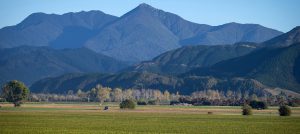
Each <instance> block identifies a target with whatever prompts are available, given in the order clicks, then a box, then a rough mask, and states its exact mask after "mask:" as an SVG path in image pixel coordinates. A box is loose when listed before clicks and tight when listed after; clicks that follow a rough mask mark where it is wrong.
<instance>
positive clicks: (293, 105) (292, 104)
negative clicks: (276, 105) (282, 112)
mask: <svg viewBox="0 0 300 134" xmlns="http://www.w3.org/2000/svg"><path fill="white" fill-rule="evenodd" d="M289 106H291V107H299V105H298V104H297V103H296V102H289Z"/></svg>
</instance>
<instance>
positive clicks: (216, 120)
mask: <svg viewBox="0 0 300 134" xmlns="http://www.w3.org/2000/svg"><path fill="white" fill-rule="evenodd" d="M0 105H1V106H2V108H0V133H1V134H2V133H4V134H5V133H14V134H18V133H118V134H119V133H189V134H190V133H223V134H224V133H237V134H238V133H251V134H252V133H258V134H261V133H270V134H274V133H275V134H276V133H279V134H282V133H300V127H299V126H300V108H292V116H290V117H280V116H278V112H277V107H270V108H269V109H268V110H254V111H253V113H254V115H252V116H242V115H241V108H240V107H228V106H225V107H221V106H137V107H136V109H135V110H120V109H119V107H118V105H117V104H106V105H108V106H109V110H106V111H104V110H102V109H103V106H99V105H97V104H96V103H71V104H54V103H46V104H24V105H22V107H20V108H14V107H12V105H11V104H0ZM208 112H212V114H207V113H208Z"/></svg>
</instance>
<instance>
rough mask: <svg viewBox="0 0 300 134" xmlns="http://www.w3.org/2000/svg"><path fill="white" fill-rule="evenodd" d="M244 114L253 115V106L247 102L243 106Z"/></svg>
mask: <svg viewBox="0 0 300 134" xmlns="http://www.w3.org/2000/svg"><path fill="white" fill-rule="evenodd" d="M242 109H243V110H242V114H243V115H252V108H251V106H249V105H248V104H245V105H244V106H243V107H242Z"/></svg>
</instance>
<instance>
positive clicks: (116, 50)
mask: <svg viewBox="0 0 300 134" xmlns="http://www.w3.org/2000/svg"><path fill="white" fill-rule="evenodd" d="M299 33H300V27H296V28H294V29H293V30H291V31H290V32H287V33H284V34H283V33H282V32H280V31H277V30H274V29H270V28H266V27H264V26H261V25H259V24H238V23H227V24H223V25H220V26H210V25H206V24H197V23H193V22H190V21H187V20H184V19H183V18H181V17H180V16H178V15H176V14H173V13H169V12H165V11H163V10H159V9H156V8H154V7H151V6H150V5H147V4H141V5H139V6H138V7H136V8H134V9H133V10H131V11H129V12H128V13H126V14H124V15H122V16H120V17H116V16H112V15H109V14H105V13H103V12H101V11H89V12H84V11H82V12H78V13H66V14H63V15H56V14H44V13H34V14H32V15H30V16H28V17H27V18H26V19H25V20H23V21H22V22H21V23H19V24H17V25H15V26H9V27H5V28H2V29H0V56H1V57H0V64H1V66H0V76H1V77H0V84H3V83H4V82H6V81H8V80H13V79H17V80H21V81H23V82H25V84H27V85H30V89H31V91H32V92H47V93H66V92H67V90H77V89H82V90H84V91H86V90H89V89H90V88H92V87H94V86H95V85H96V84H102V85H103V86H110V87H112V88H115V87H121V88H152V89H161V90H165V89H168V90H169V91H171V92H173V93H174V92H177V91H178V92H180V93H182V94H190V93H191V92H193V91H198V90H205V89H214V90H219V91H227V90H235V91H241V92H246V91H249V92H250V93H255V94H257V95H264V94H266V93H267V94H277V93H280V92H285V93H288V94H293V95H295V94H297V95H299V94H298V93H300V91H299V89H300V86H299V85H300V84H299V83H300V77H299V76H300V75H299V74H300V73H299V72H300V71H299V68H300V60H299V59H300V58H299V52H300V48H299V46H300V44H299V41H300V36H299V35H300V34H299Z"/></svg>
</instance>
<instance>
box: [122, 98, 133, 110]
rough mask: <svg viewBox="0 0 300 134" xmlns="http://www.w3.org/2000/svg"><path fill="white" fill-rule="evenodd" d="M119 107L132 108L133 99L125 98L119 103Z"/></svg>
mask: <svg viewBox="0 0 300 134" xmlns="http://www.w3.org/2000/svg"><path fill="white" fill-rule="evenodd" d="M120 108H121V109H134V108H135V103H134V101H133V100H129V99H126V100H124V101H122V102H121V103H120Z"/></svg>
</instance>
